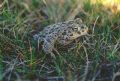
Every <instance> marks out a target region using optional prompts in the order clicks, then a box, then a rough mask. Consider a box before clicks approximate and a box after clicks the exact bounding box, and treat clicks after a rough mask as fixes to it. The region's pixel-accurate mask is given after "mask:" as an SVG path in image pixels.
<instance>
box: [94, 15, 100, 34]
mask: <svg viewBox="0 0 120 81" xmlns="http://www.w3.org/2000/svg"><path fill="white" fill-rule="evenodd" d="M99 17H100V16H97V18H96V20H95V22H94V26H93V29H92V30H93V32H92V34H94V31H95V26H96V23H97V21H98V18H99Z"/></svg>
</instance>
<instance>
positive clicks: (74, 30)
mask: <svg viewBox="0 0 120 81" xmlns="http://www.w3.org/2000/svg"><path fill="white" fill-rule="evenodd" d="M87 31H88V27H86V25H85V24H83V22H82V20H81V19H80V18H77V19H74V20H69V21H65V22H60V23H56V24H52V25H49V26H47V27H45V29H43V31H41V32H40V33H39V34H35V35H33V38H34V40H37V41H38V42H39V43H40V42H42V41H43V42H44V43H43V50H44V52H46V53H47V54H48V53H50V54H53V51H56V50H55V48H54V45H55V43H56V42H57V43H60V44H61V45H68V44H70V43H71V42H72V41H74V40H75V39H77V38H78V37H80V36H83V35H87Z"/></svg>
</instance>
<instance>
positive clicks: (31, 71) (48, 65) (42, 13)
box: [0, 0, 120, 81]
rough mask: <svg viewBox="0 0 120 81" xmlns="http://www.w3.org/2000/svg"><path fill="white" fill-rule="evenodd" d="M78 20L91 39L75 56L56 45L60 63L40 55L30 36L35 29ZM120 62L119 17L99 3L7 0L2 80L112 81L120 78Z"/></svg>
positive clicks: (0, 36)
mask: <svg viewBox="0 0 120 81" xmlns="http://www.w3.org/2000/svg"><path fill="white" fill-rule="evenodd" d="M80 5H82V6H80ZM77 17H80V18H81V19H82V20H83V22H84V23H85V24H86V25H87V26H88V27H89V31H90V36H89V37H85V38H84V37H83V38H81V40H80V42H79V43H78V44H77V47H76V48H75V49H73V50H71V51H67V49H66V48H65V49H64V47H63V46H61V47H60V48H59V46H58V47H57V46H56V47H57V48H58V50H59V53H60V55H55V56H56V59H53V58H51V57H50V56H49V55H46V54H44V52H43V51H40V50H38V48H37V44H36V42H35V41H34V40H33V39H32V38H31V37H30V36H29V33H30V31H32V30H39V31H41V30H42V29H43V28H44V27H45V26H47V25H50V24H53V23H56V22H60V21H66V20H69V19H72V18H77ZM119 59H120V13H119V12H116V13H113V12H111V10H110V9H108V8H105V6H103V5H102V4H100V3H99V4H97V3H96V4H91V2H90V0H85V1H84V2H80V1H79V0H60V1H59V0H58V1H57V0H56V1H55V2H54V0H51V1H50V0H17V1H16V0H4V2H3V7H1V8H0V80H1V81H16V80H17V81H18V80H22V81H23V80H25V81H26V80H33V79H41V80H42V79H44V78H46V77H47V76H64V77H65V79H66V81H85V80H87V81H89V80H90V81H98V80H101V81H107V79H104V78H105V77H106V76H108V77H109V78H110V79H108V81H110V80H112V79H113V80H112V81H114V80H115V77H116V76H120V73H119V69H118V67H119V62H118V61H119ZM109 64H110V66H108V65H109ZM113 66H114V67H113ZM103 67H106V68H104V69H105V70H104V69H103ZM91 73H92V74H91ZM104 75H105V76H104ZM111 77H112V78H111ZM34 81H35V80H34ZM42 81H44V80H42Z"/></svg>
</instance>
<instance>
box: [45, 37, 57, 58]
mask: <svg viewBox="0 0 120 81" xmlns="http://www.w3.org/2000/svg"><path fill="white" fill-rule="evenodd" d="M54 43H55V39H54V38H53V37H46V38H44V43H43V50H44V52H45V53H46V54H51V56H52V57H53V58H55V55H54V53H53V51H55V52H57V50H56V49H55V48H54ZM57 53H58V52H57Z"/></svg>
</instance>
